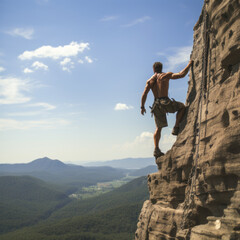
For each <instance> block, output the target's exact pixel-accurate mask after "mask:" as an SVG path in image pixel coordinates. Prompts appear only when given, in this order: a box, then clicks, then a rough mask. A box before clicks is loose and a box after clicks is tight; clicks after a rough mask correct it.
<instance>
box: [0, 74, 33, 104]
mask: <svg viewBox="0 0 240 240" xmlns="http://www.w3.org/2000/svg"><path fill="white" fill-rule="evenodd" d="M29 89H30V84H29V81H27V80H22V79H19V78H13V77H7V78H1V77H0V104H18V103H25V102H28V101H30V100H31V98H29V97H26V96H25V95H24V93H23V92H26V91H29Z"/></svg>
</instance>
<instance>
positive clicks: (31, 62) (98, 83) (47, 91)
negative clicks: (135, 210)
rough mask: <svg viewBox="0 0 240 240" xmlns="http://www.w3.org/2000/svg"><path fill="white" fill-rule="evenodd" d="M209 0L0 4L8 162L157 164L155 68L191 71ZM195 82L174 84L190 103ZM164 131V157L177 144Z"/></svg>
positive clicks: (2, 136) (2, 128)
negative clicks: (150, 83) (151, 86)
mask: <svg viewBox="0 0 240 240" xmlns="http://www.w3.org/2000/svg"><path fill="white" fill-rule="evenodd" d="M202 5H203V0H194V1H192V0H78V1H77V0H71V1H67V0H21V1H18V0H0V146H1V158H0V159H1V160H0V162H1V163H17V162H29V161H31V160H34V159H36V158H39V157H44V156H48V157H50V158H53V159H59V160H62V161H65V162H72V163H77V164H81V163H83V162H87V161H100V160H111V159H120V158H125V157H149V156H152V151H153V140H152V133H153V132H154V129H155V125H154V119H153V118H151V116H150V111H149V108H148V106H149V105H151V104H152V101H153V97H152V94H151V93H149V96H148V99H147V102H146V108H147V115H145V116H142V115H141V114H140V99H141V95H142V92H143V89H144V87H145V84H146V81H147V79H148V78H150V77H151V75H152V74H153V73H152V64H153V63H154V62H155V61H161V62H163V66H164V67H163V71H173V72H178V71H179V70H181V69H182V68H183V67H185V65H186V64H187V62H188V60H189V57H190V53H191V49H192V43H193V27H194V24H195V23H196V21H197V20H198V17H199V15H200V12H201V8H202ZM187 81H188V77H185V78H184V79H180V80H177V81H172V82H170V91H169V94H170V97H173V98H175V99H176V100H178V101H182V102H185V98H186V93H187V86H188V84H187ZM174 118H175V116H174V114H169V115H168V122H169V127H167V128H165V129H164V130H163V131H162V138H161V141H160V147H161V148H162V150H163V151H167V150H168V149H169V148H170V147H171V145H172V144H173V142H174V141H175V137H173V136H172V135H171V134H170V133H171V129H172V127H173V125H174Z"/></svg>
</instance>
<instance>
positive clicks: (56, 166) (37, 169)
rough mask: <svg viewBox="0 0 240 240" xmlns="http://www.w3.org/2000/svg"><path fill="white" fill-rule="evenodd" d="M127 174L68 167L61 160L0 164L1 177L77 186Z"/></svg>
mask: <svg viewBox="0 0 240 240" xmlns="http://www.w3.org/2000/svg"><path fill="white" fill-rule="evenodd" d="M126 173H127V171H126V170H124V169H114V168H112V167H108V166H106V167H83V166H79V165H67V164H64V163H63V162H61V161H59V160H52V159H49V158H47V157H45V158H39V159H36V160H34V161H32V162H30V163H24V164H23V163H22V164H0V176H8V175H14V176H22V175H28V176H33V177H36V178H40V179H42V180H44V181H51V182H55V183H60V184H63V183H66V184H73V185H76V186H80V184H82V185H89V184H95V183H97V182H105V181H111V180H114V179H120V178H122V177H124V176H125V174H126Z"/></svg>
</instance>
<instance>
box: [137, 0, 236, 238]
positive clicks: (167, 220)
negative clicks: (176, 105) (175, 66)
mask: <svg viewBox="0 0 240 240" xmlns="http://www.w3.org/2000/svg"><path fill="white" fill-rule="evenodd" d="M239 43H240V1H239V0H224V1H223V0H209V1H207V0H205V4H204V6H203V10H202V14H201V16H200V18H199V20H198V22H197V23H196V25H195V27H194V43H193V51H192V59H193V60H194V66H193V68H192V70H191V73H190V81H189V88H188V94H187V100H186V105H187V113H186V114H185V119H184V121H183V122H182V124H181V126H180V127H181V129H180V134H179V135H178V137H177V141H176V142H175V144H174V145H173V147H172V149H171V150H170V151H168V152H167V153H166V154H165V155H164V156H162V157H160V158H158V159H157V160H156V164H157V165H158V169H159V171H158V172H156V173H153V174H151V175H149V176H148V186H149V192H150V200H148V201H146V202H145V203H144V205H143V208H142V211H141V214H140V217H139V223H138V226H137V227H138V228H137V231H136V236H135V239H136V240H159V239H191V240H202V239H203V240H205V239H206V240H210V239H222V240H227V239H229V240H230V239H231V240H235V239H240V180H239V176H240V44H239ZM201 89H202V91H201ZM197 132H198V134H197ZM197 153H198V157H197V156H196V155H197ZM193 166H195V167H196V168H195V169H196V171H194V169H193ZM191 172H192V173H194V174H195V175H194V174H193V175H194V176H196V180H195V181H194V180H192V183H191V181H190V180H191V178H190V176H191ZM189 178H190V180H189ZM191 184H193V185H192V186H193V190H189V189H190V187H191ZM189 192H190V193H193V196H192V199H193V200H194V201H192V202H191V201H189V202H187V199H188V197H189V196H190V194H189ZM190 199H191V198H190ZM184 201H185V203H184ZM190 203H191V204H192V205H189V204H190ZM188 207H189V208H188ZM184 208H185V209H186V208H187V210H185V211H184ZM181 227H182V229H181Z"/></svg>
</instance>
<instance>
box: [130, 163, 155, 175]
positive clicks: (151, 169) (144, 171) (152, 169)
mask: <svg viewBox="0 0 240 240" xmlns="http://www.w3.org/2000/svg"><path fill="white" fill-rule="evenodd" d="M157 171H158V168H157V165H150V166H147V167H145V168H141V169H137V170H135V171H132V172H131V173H129V175H130V176H136V177H141V176H147V175H148V174H150V173H154V172H157Z"/></svg>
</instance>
